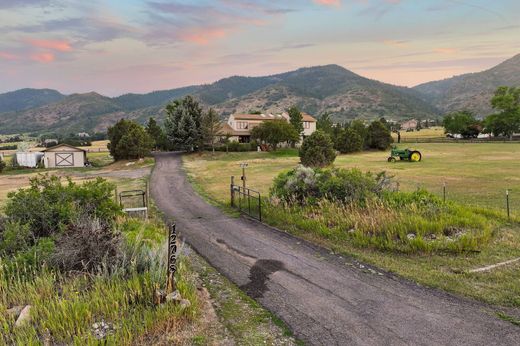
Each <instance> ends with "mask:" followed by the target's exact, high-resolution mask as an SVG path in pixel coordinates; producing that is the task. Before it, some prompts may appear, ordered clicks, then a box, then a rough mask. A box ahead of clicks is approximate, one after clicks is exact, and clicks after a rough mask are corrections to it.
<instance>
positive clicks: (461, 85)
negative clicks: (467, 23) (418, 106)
mask: <svg viewBox="0 0 520 346" xmlns="http://www.w3.org/2000/svg"><path fill="white" fill-rule="evenodd" d="M499 86H516V87H518V86H520V54H519V55H516V56H514V57H513V58H511V59H509V60H506V61H504V62H503V63H501V64H499V65H497V66H495V67H493V68H491V69H489V70H486V71H483V72H479V73H469V74H464V75H461V76H456V77H453V78H448V79H444V80H440V81H436V82H429V83H425V84H421V85H418V86H416V87H414V88H413V89H414V90H415V91H418V92H419V93H421V94H422V95H423V96H422V97H423V99H424V100H425V101H428V102H431V103H432V104H433V105H434V106H435V107H437V108H438V109H440V110H441V111H442V112H443V113H449V112H453V111H457V110H462V109H467V110H470V111H472V112H474V113H475V114H477V115H479V116H486V115H489V114H491V113H492V111H493V110H492V108H491V105H490V100H491V97H492V96H493V93H494V92H495V90H496V89H497V88H498V87H499Z"/></svg>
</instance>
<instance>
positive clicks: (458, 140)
mask: <svg viewBox="0 0 520 346" xmlns="http://www.w3.org/2000/svg"><path fill="white" fill-rule="evenodd" d="M519 142H520V137H514V138H513V139H509V138H505V137H490V138H468V139H462V138H448V137H401V142H400V143H458V144H464V143H519Z"/></svg>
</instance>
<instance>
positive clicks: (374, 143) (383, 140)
mask: <svg viewBox="0 0 520 346" xmlns="http://www.w3.org/2000/svg"><path fill="white" fill-rule="evenodd" d="M367 130H368V147H369V148H371V149H379V150H385V149H388V147H389V146H390V144H392V143H393V141H394V139H393V138H392V135H391V134H390V131H389V130H388V129H387V128H386V127H385V125H383V124H382V123H381V122H380V121H379V120H376V121H373V122H372V123H371V124H370V126H368V129H367Z"/></svg>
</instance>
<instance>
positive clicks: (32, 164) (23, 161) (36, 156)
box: [14, 152, 43, 168]
mask: <svg viewBox="0 0 520 346" xmlns="http://www.w3.org/2000/svg"><path fill="white" fill-rule="evenodd" d="M42 157H43V153H40V152H19V153H16V155H15V156H14V159H15V161H16V164H17V165H18V166H20V167H29V168H36V167H37V166H38V164H39V163H40V161H41V160H42Z"/></svg>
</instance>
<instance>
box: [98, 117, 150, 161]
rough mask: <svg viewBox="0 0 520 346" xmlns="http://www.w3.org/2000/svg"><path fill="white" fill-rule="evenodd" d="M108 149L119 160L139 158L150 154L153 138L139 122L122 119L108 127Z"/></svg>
mask: <svg viewBox="0 0 520 346" xmlns="http://www.w3.org/2000/svg"><path fill="white" fill-rule="evenodd" d="M108 139H109V140H110V143H109V144H108V149H109V150H110V154H111V155H112V157H113V158H114V159H115V160H116V161H117V160H128V159H139V158H143V157H144V156H146V155H148V153H149V152H150V150H151V149H152V147H153V139H152V138H151V137H150V135H149V134H148V133H147V132H146V131H145V129H144V128H143V127H142V126H141V125H139V124H138V123H136V122H134V121H131V120H125V119H121V120H120V121H118V122H117V123H116V124H115V125H114V126H112V127H110V128H109V129H108Z"/></svg>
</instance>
